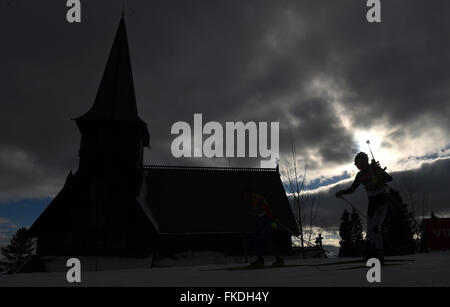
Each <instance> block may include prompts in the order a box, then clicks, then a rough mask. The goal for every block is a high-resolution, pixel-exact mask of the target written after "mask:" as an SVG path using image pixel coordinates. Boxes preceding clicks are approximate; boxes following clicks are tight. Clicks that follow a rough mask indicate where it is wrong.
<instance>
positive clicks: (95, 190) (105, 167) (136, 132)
mask: <svg viewBox="0 0 450 307" xmlns="http://www.w3.org/2000/svg"><path fill="white" fill-rule="evenodd" d="M75 122H76V124H77V126H78V128H79V130H80V132H81V144H80V149H79V167H78V170H77V172H76V173H75V174H74V175H72V172H71V173H70V174H69V176H68V178H67V180H66V183H65V185H64V187H63V189H62V190H61V191H60V192H59V193H58V195H57V196H56V197H55V198H54V199H53V201H52V202H51V203H50V205H49V206H48V207H47V209H46V210H45V211H44V212H43V213H42V214H41V216H40V217H39V218H38V219H37V220H36V222H35V223H34V224H33V225H32V227H31V228H30V234H31V236H32V237H36V238H38V243H37V244H38V247H37V253H38V255H41V256H43V255H72V256H75V255H126V256H130V255H136V256H137V255H139V256H142V255H145V254H146V253H147V252H148V251H147V249H148V248H149V245H150V244H143V243H144V242H146V241H148V240H149V238H150V236H151V234H152V233H154V229H153V226H152V224H151V223H150V222H149V220H148V219H147V218H146V217H145V214H144V213H143V211H142V208H141V207H140V206H139V204H138V203H137V201H136V196H137V193H138V189H139V187H140V184H141V178H142V166H143V165H142V164H143V149H144V147H148V146H149V138H150V137H149V133H148V130H147V125H146V123H145V122H144V121H142V120H141V119H140V118H139V116H138V112H137V106H136V96H135V92H134V84H133V75H132V69H131V62H130V55H129V49H128V40H127V33H126V28H125V21H124V17H123V16H122V18H121V20H120V24H119V27H118V29H117V32H116V36H115V39H114V43H113V45H112V48H111V52H110V54H109V58H108V62H107V64H106V68H105V71H104V73H103V77H102V80H101V82H100V86H99V89H98V92H97V96H96V98H95V102H94V104H93V106H92V107H91V109H90V110H89V111H88V112H87V113H85V114H84V115H82V116H80V117H78V118H75Z"/></svg>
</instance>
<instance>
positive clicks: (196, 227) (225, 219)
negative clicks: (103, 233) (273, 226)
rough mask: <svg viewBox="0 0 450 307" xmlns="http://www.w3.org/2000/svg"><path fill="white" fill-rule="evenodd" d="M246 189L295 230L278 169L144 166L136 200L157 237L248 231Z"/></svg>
mask: <svg viewBox="0 0 450 307" xmlns="http://www.w3.org/2000/svg"><path fill="white" fill-rule="evenodd" d="M245 190H251V191H253V192H256V193H259V194H261V195H263V196H264V197H265V198H266V199H267V201H268V203H269V207H270V209H271V211H272V212H273V215H274V217H275V218H277V219H278V220H279V221H280V223H282V224H283V226H284V227H285V228H287V229H289V230H291V231H292V232H294V233H297V232H298V228H297V225H296V222H295V218H294V215H293V213H292V210H291V207H290V204H289V200H288V199H287V196H286V193H285V191H284V188H283V185H282V182H281V179H280V174H279V172H278V171H277V169H261V168H214V167H180V166H144V182H143V184H142V188H141V193H140V196H139V198H138V202H139V204H140V205H141V207H142V208H143V210H144V212H145V213H146V214H147V216H148V217H149V219H150V220H151V221H152V223H153V225H154V226H155V228H156V229H157V230H158V232H159V233H161V234H202V233H205V234H206V233H252V232H254V231H255V228H256V214H255V212H253V209H252V208H251V205H250V204H249V203H247V202H246V201H245V200H244V198H243V194H244V192H245Z"/></svg>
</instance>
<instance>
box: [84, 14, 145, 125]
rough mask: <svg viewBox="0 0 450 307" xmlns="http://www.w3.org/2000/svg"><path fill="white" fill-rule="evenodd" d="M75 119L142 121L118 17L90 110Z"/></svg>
mask: <svg viewBox="0 0 450 307" xmlns="http://www.w3.org/2000/svg"><path fill="white" fill-rule="evenodd" d="M75 120H76V121H77V123H78V122H79V121H85V120H89V121H92V120H94V121H99V120H100V121H102V120H108V121H111V120H112V121H121V122H134V123H143V124H145V123H144V122H143V121H142V120H141V119H140V118H139V115H138V112H137V107H136V95H135V92H134V83H133V74H132V69H131V61H130V52H129V49H128V39H127V32H126V28H125V20H124V17H123V12H122V17H121V19H120V24H119V27H118V29H117V32H116V36H115V39H114V43H113V45H112V48H111V52H110V54H109V58H108V62H107V64H106V68H105V71H104V73H103V77H102V80H101V83H100V86H99V89H98V92H97V96H96V98H95V102H94V104H93V106H92V107H91V109H90V110H89V111H88V112H87V113H85V114H84V115H82V116H80V117H78V118H76V119H75Z"/></svg>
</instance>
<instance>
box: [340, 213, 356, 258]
mask: <svg viewBox="0 0 450 307" xmlns="http://www.w3.org/2000/svg"><path fill="white" fill-rule="evenodd" d="M349 217H350V214H349V213H348V212H347V210H344V213H343V214H342V217H341V225H340V226H339V235H340V236H341V241H339V245H341V247H340V248H339V254H338V257H350V256H352V255H353V243H352V223H351V221H350V219H349Z"/></svg>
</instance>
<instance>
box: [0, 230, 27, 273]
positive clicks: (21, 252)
mask: <svg viewBox="0 0 450 307" xmlns="http://www.w3.org/2000/svg"><path fill="white" fill-rule="evenodd" d="M33 250H34V246H33V241H32V239H31V238H29V237H28V236H27V229H26V228H25V227H22V228H19V229H18V230H17V231H16V233H15V234H14V236H13V237H12V238H11V240H10V241H9V244H8V245H7V246H5V247H2V248H1V252H2V254H3V256H5V258H6V260H7V261H8V262H7V264H6V266H7V267H8V271H9V272H14V271H16V270H17V269H18V268H19V267H20V265H21V264H22V263H23V262H24V261H25V260H26V259H27V257H29V256H31V255H32V253H33Z"/></svg>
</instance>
